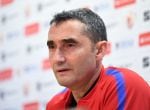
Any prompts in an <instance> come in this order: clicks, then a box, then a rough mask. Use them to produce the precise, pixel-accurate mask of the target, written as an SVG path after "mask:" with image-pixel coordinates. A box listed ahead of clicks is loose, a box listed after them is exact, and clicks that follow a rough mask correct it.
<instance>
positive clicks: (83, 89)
mask: <svg viewBox="0 0 150 110" xmlns="http://www.w3.org/2000/svg"><path fill="white" fill-rule="evenodd" d="M100 70H101V69H99V70H97V72H96V73H95V74H94V75H93V77H92V78H91V79H90V80H88V82H86V83H85V84H83V86H80V87H79V88H78V89H73V90H72V95H73V97H74V99H75V101H76V102H78V101H79V100H80V99H81V98H83V97H84V96H86V95H87V94H88V93H89V92H90V91H91V89H92V88H93V87H94V86H95V84H96V82H97V80H98V78H99V73H100Z"/></svg>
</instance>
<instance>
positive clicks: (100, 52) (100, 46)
mask: <svg viewBox="0 0 150 110" xmlns="http://www.w3.org/2000/svg"><path fill="white" fill-rule="evenodd" d="M107 46H108V42H107V41H99V42H98V43H97V44H96V49H97V50H96V58H97V60H102V58H103V57H104V56H105V54H106V53H107Z"/></svg>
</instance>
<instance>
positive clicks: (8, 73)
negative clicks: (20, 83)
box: [0, 68, 13, 81]
mask: <svg viewBox="0 0 150 110" xmlns="http://www.w3.org/2000/svg"><path fill="white" fill-rule="evenodd" d="M12 74H13V70H12V68H7V69H4V70H1V71H0V81H4V80H9V79H11V78H12V76H13V75H12Z"/></svg>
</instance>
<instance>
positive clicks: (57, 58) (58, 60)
mask: <svg viewBox="0 0 150 110" xmlns="http://www.w3.org/2000/svg"><path fill="white" fill-rule="evenodd" d="M51 58H52V59H51V60H52V62H53V63H55V64H59V65H60V64H62V63H64V62H65V60H66V58H65V55H64V54H63V52H62V51H61V50H60V49H56V50H55V52H54V53H53V55H52V56H51Z"/></svg>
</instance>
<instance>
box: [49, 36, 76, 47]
mask: <svg viewBox="0 0 150 110" xmlns="http://www.w3.org/2000/svg"><path fill="white" fill-rule="evenodd" d="M62 42H63V43H77V41H76V40H75V39H73V38H68V39H62ZM50 45H54V41H52V40H48V41H47V46H48V47H49V46H50Z"/></svg>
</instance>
